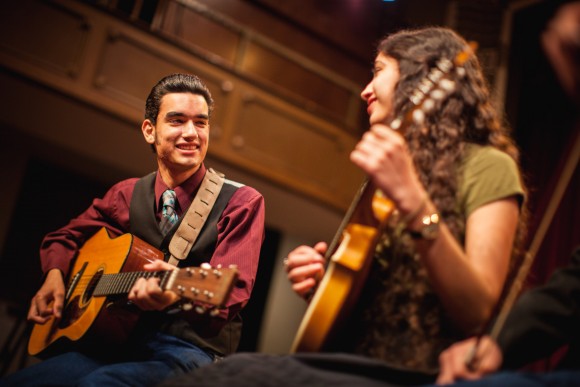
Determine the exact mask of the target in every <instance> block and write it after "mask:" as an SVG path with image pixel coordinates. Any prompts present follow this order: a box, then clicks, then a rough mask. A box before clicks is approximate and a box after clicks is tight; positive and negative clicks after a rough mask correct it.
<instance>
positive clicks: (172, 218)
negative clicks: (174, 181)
mask: <svg viewBox="0 0 580 387" xmlns="http://www.w3.org/2000/svg"><path fill="white" fill-rule="evenodd" d="M175 199H176V195H175V191H173V190H171V189H168V190H167V191H165V192H163V195H161V201H162V202H163V210H162V217H161V222H160V223H159V228H160V229H161V232H162V233H163V235H165V234H167V232H168V231H169V230H170V229H171V227H173V225H174V224H175V223H177V213H176V212H175Z"/></svg>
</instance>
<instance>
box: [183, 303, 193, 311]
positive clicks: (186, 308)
mask: <svg viewBox="0 0 580 387" xmlns="http://www.w3.org/2000/svg"><path fill="white" fill-rule="evenodd" d="M181 309H182V310H183V311H184V312H188V311H190V310H192V309H193V305H192V304H191V303H190V302H187V303H184V304H181Z"/></svg>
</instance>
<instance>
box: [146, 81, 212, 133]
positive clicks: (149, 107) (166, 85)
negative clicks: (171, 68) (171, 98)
mask: <svg viewBox="0 0 580 387" xmlns="http://www.w3.org/2000/svg"><path fill="white" fill-rule="evenodd" d="M171 93H192V94H197V95H201V96H202V97H203V98H205V102H207V107H208V114H209V116H211V113H212V111H213V107H214V102H213V99H212V97H211V93H210V92H209V89H208V88H207V86H206V85H205V83H203V81H202V80H201V79H199V77H197V76H195V75H192V74H171V75H168V76H166V77H164V78H162V79H161V80H160V81H159V82H157V84H156V85H155V86H153V88H152V89H151V92H150V93H149V96H148V97H147V102H146V103H145V119H148V120H150V121H151V122H152V123H153V124H156V123H157V115H158V114H159V106H160V105H161V99H162V98H163V96H164V95H166V94H171Z"/></svg>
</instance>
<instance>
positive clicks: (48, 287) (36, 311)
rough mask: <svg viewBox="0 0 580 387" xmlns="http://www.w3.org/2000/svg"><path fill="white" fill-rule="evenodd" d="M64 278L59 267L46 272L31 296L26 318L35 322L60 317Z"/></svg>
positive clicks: (42, 322)
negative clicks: (42, 280)
mask: <svg viewBox="0 0 580 387" xmlns="http://www.w3.org/2000/svg"><path fill="white" fill-rule="evenodd" d="M64 291H65V287H64V279H63V276H62V272H61V271H60V270H59V269H52V270H50V271H49V272H48V273H47V274H46V278H45V279H44V283H43V284H42V286H41V287H40V289H39V290H38V292H37V293H36V294H35V295H34V297H32V302H31V303H30V309H29V310H28V320H29V321H33V322H35V323H37V324H44V323H46V322H47V321H48V320H49V319H50V318H51V317H53V316H54V317H55V318H60V317H61V313H62V307H63V303H64Z"/></svg>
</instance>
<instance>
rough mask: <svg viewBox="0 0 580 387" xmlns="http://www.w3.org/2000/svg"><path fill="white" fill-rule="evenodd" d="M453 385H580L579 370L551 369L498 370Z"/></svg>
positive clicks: (457, 386)
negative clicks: (544, 370) (541, 371)
mask: <svg viewBox="0 0 580 387" xmlns="http://www.w3.org/2000/svg"><path fill="white" fill-rule="evenodd" d="M451 386H453V387H484V386H510V387H512V386H514V387H544V386H550V387H576V386H580V371H552V372H546V373H537V374H534V373H528V372H498V373H497V374H493V375H489V376H486V377H484V378H482V379H480V380H475V381H464V382H458V383H455V384H452V385H451Z"/></svg>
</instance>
